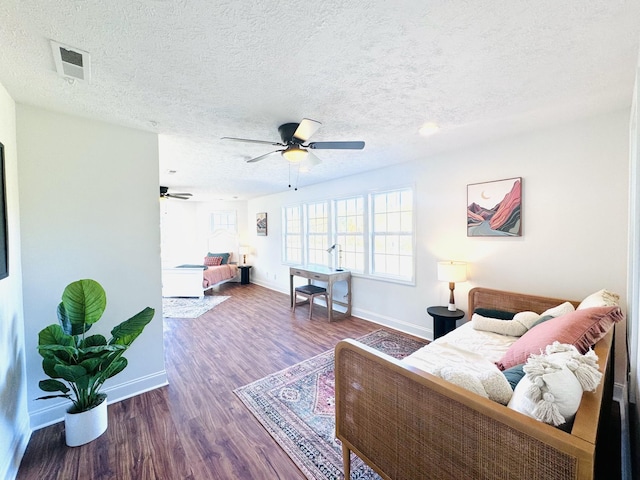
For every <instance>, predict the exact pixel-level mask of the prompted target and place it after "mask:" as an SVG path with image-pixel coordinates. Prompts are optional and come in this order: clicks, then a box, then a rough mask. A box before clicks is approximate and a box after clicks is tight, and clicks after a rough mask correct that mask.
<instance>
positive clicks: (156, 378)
mask: <svg viewBox="0 0 640 480" xmlns="http://www.w3.org/2000/svg"><path fill="white" fill-rule="evenodd" d="M168 384H169V380H168V378H167V372H166V370H162V371H160V372H156V373H152V374H151V375H147V376H145V377H140V378H136V379H135V380H132V381H129V382H124V383H120V384H118V385H114V386H112V387H109V388H105V389H104V390H103V392H104V393H106V394H107V400H108V403H109V404H112V403H116V402H120V401H122V400H125V399H127V398H130V397H134V396H136V395H140V394H141V393H144V392H148V391H149V390H155V389H156V388H160V387H164V386H165V385H168ZM67 408H69V402H68V401H64V402H60V403H56V404H55V405H51V406H47V407H44V408H40V409H38V410H34V411H32V412H30V413H29V418H30V422H31V428H32V430H39V429H41V428H44V427H48V426H49V425H53V424H54V423H58V422H61V421H62V420H64V414H65V412H66V411H67Z"/></svg>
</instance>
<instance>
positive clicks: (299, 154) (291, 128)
mask: <svg viewBox="0 0 640 480" xmlns="http://www.w3.org/2000/svg"><path fill="white" fill-rule="evenodd" d="M321 125H322V124H321V123H320V122H317V121H316V120H311V119H309V118H303V119H302V121H301V122H300V123H285V124H283V125H280V126H279V127H278V132H279V133H280V139H281V141H280V142H273V141H269V140H252V139H249V138H237V137H222V139H223V140H235V141H238V142H248V143H261V144H265V145H272V146H274V147H282V148H279V149H277V150H273V151H271V152H269V153H265V154H264V155H260V156H259V157H255V158H252V159H250V160H247V163H254V162H259V161H260V160H263V159H264V158H266V157H268V156H269V155H272V154H274V153H278V152H279V153H280V154H281V155H282V156H283V157H284V158H285V160H287V161H288V162H290V163H300V162H302V161H305V160H306V161H307V162H309V163H310V164H311V165H317V164H318V163H320V159H319V158H318V157H316V156H315V155H314V154H313V153H311V152H310V151H309V149H311V150H362V149H363V148H364V142H362V141H356V142H310V143H305V142H307V141H308V140H309V138H311V136H312V135H313V134H314V133H316V131H317V130H318V129H319V128H320V126H321Z"/></svg>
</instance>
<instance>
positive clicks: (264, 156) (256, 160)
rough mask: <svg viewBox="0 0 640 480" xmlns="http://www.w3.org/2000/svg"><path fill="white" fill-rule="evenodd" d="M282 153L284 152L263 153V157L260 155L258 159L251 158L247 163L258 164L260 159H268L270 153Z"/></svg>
mask: <svg viewBox="0 0 640 480" xmlns="http://www.w3.org/2000/svg"><path fill="white" fill-rule="evenodd" d="M283 151H284V150H274V151H273V152H269V153H265V154H264V155H260V156H259V157H256V158H252V159H251V160H247V163H254V162H259V161H260V160H262V159H264V158H266V157H268V156H269V155H271V154H272V153H276V152H283Z"/></svg>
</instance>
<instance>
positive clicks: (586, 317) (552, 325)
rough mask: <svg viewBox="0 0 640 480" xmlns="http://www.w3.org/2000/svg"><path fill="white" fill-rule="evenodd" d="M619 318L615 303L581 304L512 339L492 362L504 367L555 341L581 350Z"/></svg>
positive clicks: (585, 348) (597, 338) (526, 357)
mask: <svg viewBox="0 0 640 480" xmlns="http://www.w3.org/2000/svg"><path fill="white" fill-rule="evenodd" d="M623 318H624V315H623V314H622V310H620V307H617V306H616V307H592V308H585V309H582V310H576V311H575V312H571V313H567V314H565V315H562V316H560V317H556V318H552V319H551V320H547V321H546V322H544V323H541V324H539V325H536V326H535V327H533V328H532V329H531V330H529V331H528V332H526V333H525V334H524V335H522V336H521V337H520V338H519V339H518V340H516V341H515V342H514V343H513V344H512V345H511V347H509V350H507V351H506V353H505V354H504V355H503V356H502V358H501V359H500V360H498V361H497V362H496V365H497V366H498V368H499V369H500V370H506V369H507V368H511V367H513V366H515V365H519V364H521V363H525V362H526V361H527V359H528V358H529V355H531V354H536V355H540V354H541V353H542V352H544V349H545V348H546V346H547V345H551V344H552V343H553V342H555V341H558V342H560V343H570V344H572V345H575V347H576V348H577V349H578V350H579V351H580V353H582V354H584V353H586V352H587V351H588V350H589V348H590V347H591V346H592V345H595V344H596V343H597V342H598V340H600V339H601V338H602V337H604V336H605V335H606V333H607V332H608V331H609V329H610V328H611V327H612V326H613V324H614V323H617V322H619V321H620V320H622V319H623Z"/></svg>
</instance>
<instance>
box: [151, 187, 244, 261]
mask: <svg viewBox="0 0 640 480" xmlns="http://www.w3.org/2000/svg"><path fill="white" fill-rule="evenodd" d="M160 210H161V219H162V265H163V266H165V267H175V266H176V265H182V264H185V263H189V264H196V265H199V264H202V262H203V257H204V256H205V255H206V254H207V251H208V239H209V236H210V235H211V231H210V217H211V213H212V212H216V211H225V212H236V216H237V218H236V221H237V225H238V245H244V244H246V243H247V242H248V240H249V233H248V229H247V202H246V201H222V200H220V201H212V202H195V201H192V200H175V199H173V200H172V199H166V200H162V201H161V206H160ZM236 255H238V252H236ZM232 261H235V262H239V259H238V257H237V256H236V257H235V258H234V259H233V260H232Z"/></svg>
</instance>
